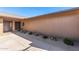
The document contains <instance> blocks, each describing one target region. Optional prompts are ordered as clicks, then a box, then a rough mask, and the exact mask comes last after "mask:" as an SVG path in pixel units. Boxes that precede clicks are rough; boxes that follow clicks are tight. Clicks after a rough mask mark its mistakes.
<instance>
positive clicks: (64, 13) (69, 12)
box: [27, 8, 79, 20]
mask: <svg viewBox="0 0 79 59" xmlns="http://www.w3.org/2000/svg"><path fill="white" fill-rule="evenodd" d="M75 14H79V8H73V9H69V10H66V11H61V12H55V13H49V14H45V15H40V16H35V17H31V18H27V19H28V20H32V19H33V20H34V19H38V18H49V17H50V18H51V17H61V16H68V15H75Z"/></svg>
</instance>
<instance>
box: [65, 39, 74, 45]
mask: <svg viewBox="0 0 79 59" xmlns="http://www.w3.org/2000/svg"><path fill="white" fill-rule="evenodd" d="M64 43H65V44H67V45H71V46H73V45H74V42H73V41H72V40H70V39H69V38H64Z"/></svg>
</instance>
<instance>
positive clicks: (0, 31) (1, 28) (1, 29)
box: [0, 18, 3, 33]
mask: <svg viewBox="0 0 79 59" xmlns="http://www.w3.org/2000/svg"><path fill="white" fill-rule="evenodd" d="M0 33H3V18H0Z"/></svg>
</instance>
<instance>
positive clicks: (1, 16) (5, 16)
mask: <svg viewBox="0 0 79 59" xmlns="http://www.w3.org/2000/svg"><path fill="white" fill-rule="evenodd" d="M0 18H11V19H19V20H22V19H25V18H17V17H9V16H0Z"/></svg>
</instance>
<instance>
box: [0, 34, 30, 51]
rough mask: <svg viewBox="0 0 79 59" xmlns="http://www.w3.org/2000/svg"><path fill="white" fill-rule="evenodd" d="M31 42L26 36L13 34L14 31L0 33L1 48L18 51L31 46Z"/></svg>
mask: <svg viewBox="0 0 79 59" xmlns="http://www.w3.org/2000/svg"><path fill="white" fill-rule="evenodd" d="M30 43H31V42H30V41H28V40H25V39H24V38H22V37H20V36H18V35H16V34H13V33H4V34H2V35H0V50H1V51H2V50H5V51H7V50H9V51H17V50H23V49H25V48H26V47H29V46H30V45H29V44H30Z"/></svg>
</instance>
